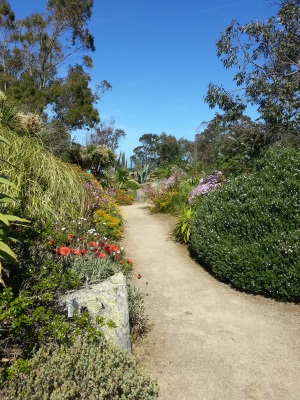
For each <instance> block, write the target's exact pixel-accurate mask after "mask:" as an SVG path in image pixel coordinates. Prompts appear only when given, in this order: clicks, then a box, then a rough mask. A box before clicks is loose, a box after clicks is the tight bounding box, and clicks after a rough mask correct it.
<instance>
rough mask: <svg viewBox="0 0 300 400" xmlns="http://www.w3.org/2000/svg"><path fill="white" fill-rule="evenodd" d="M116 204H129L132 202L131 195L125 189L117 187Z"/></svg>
mask: <svg viewBox="0 0 300 400" xmlns="http://www.w3.org/2000/svg"><path fill="white" fill-rule="evenodd" d="M115 198H116V204H118V205H119V206H129V205H131V204H132V203H133V200H134V198H133V196H131V195H130V194H129V193H127V192H126V191H125V190H122V189H117V190H116V197H115Z"/></svg>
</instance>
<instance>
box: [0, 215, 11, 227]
mask: <svg viewBox="0 0 300 400" xmlns="http://www.w3.org/2000/svg"><path fill="white" fill-rule="evenodd" d="M0 221H2V222H3V223H4V224H5V225H9V221H8V219H7V218H6V215H5V214H1V213H0Z"/></svg>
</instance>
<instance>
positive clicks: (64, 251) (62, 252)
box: [56, 247, 71, 256]
mask: <svg viewBox="0 0 300 400" xmlns="http://www.w3.org/2000/svg"><path fill="white" fill-rule="evenodd" d="M56 253H57V254H60V255H61V256H67V255H68V254H70V253H71V250H70V249H69V247H59V248H58V249H56Z"/></svg>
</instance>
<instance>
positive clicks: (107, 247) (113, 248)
mask: <svg viewBox="0 0 300 400" xmlns="http://www.w3.org/2000/svg"><path fill="white" fill-rule="evenodd" d="M104 250H105V251H106V253H108V254H110V253H113V252H115V253H116V252H118V251H119V247H118V246H115V245H113V244H106V245H104Z"/></svg>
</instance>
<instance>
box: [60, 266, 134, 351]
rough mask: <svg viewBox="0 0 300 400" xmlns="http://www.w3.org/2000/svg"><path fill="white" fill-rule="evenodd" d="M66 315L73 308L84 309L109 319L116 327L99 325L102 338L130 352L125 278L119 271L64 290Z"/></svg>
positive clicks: (70, 312)
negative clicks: (97, 280) (71, 290)
mask: <svg viewBox="0 0 300 400" xmlns="http://www.w3.org/2000/svg"><path fill="white" fill-rule="evenodd" d="M61 301H62V302H63V303H65V304H66V307H67V309H68V315H69V316H71V315H72V312H73V311H74V310H75V309H78V310H79V311H80V309H81V308H82V307H84V308H86V309H87V310H88V311H89V313H90V314H91V315H92V316H93V317H94V318H96V317H97V316H100V315H101V316H103V317H105V318H106V319H107V320H108V319H111V320H112V321H114V323H115V324H116V325H117V327H116V328H109V327H103V328H101V329H102V331H103V333H104V336H105V338H106V339H107V340H108V341H110V342H112V343H113V344H114V345H115V346H117V347H119V348H120V349H121V350H127V351H128V352H131V342H130V328H129V313H128V299H127V285H126V278H125V276H124V275H123V274H122V272H119V273H117V274H115V275H113V276H112V277H110V278H108V279H107V280H105V281H103V282H100V283H97V284H93V285H89V286H87V287H85V288H82V289H78V290H76V291H74V292H72V293H67V294H66V295H64V296H63V297H62V298H61Z"/></svg>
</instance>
